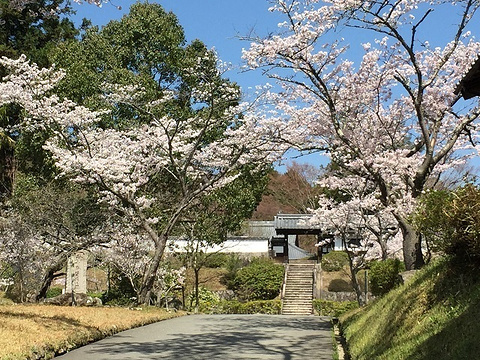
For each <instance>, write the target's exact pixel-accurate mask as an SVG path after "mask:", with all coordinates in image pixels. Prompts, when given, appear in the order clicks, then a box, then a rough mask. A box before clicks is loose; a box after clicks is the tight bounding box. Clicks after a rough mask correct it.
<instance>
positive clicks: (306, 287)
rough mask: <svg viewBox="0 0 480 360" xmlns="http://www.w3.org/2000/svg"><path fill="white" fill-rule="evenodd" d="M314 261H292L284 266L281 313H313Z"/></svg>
mask: <svg viewBox="0 0 480 360" xmlns="http://www.w3.org/2000/svg"><path fill="white" fill-rule="evenodd" d="M314 269H315V261H309V260H297V261H292V262H290V263H289V264H288V265H287V268H286V281H285V284H284V286H285V288H284V293H283V298H282V314H283V315H311V314H312V313H313V305H312V300H313V274H314Z"/></svg>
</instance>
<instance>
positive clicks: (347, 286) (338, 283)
mask: <svg viewBox="0 0 480 360" xmlns="http://www.w3.org/2000/svg"><path fill="white" fill-rule="evenodd" d="M328 291H332V292H343V291H346V292H351V291H353V287H352V283H351V282H349V281H347V280H345V279H333V280H332V281H330V284H328Z"/></svg>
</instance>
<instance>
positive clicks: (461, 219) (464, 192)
mask: <svg viewBox="0 0 480 360" xmlns="http://www.w3.org/2000/svg"><path fill="white" fill-rule="evenodd" d="M414 223H415V224H416V226H417V229H418V231H420V232H421V233H422V234H423V235H424V236H425V238H426V240H427V241H428V243H429V245H430V248H432V249H433V250H436V251H441V252H443V253H445V254H447V255H451V256H453V257H454V258H455V259H457V260H459V262H460V263H462V262H465V263H468V264H471V265H475V266H480V189H478V188H477V187H476V186H474V185H472V184H468V185H466V186H464V187H462V188H460V189H457V190H456V191H454V192H447V191H430V192H428V193H427V194H425V195H424V196H423V197H422V199H421V201H420V203H419V206H418V207H417V210H416V212H415V215H414Z"/></svg>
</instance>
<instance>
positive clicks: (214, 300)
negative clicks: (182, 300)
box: [187, 286, 220, 313]
mask: <svg viewBox="0 0 480 360" xmlns="http://www.w3.org/2000/svg"><path fill="white" fill-rule="evenodd" d="M187 301H188V304H189V308H190V310H193V309H194V307H195V293H194V292H192V293H191V294H190V295H189V296H188V299H187ZM219 301H220V298H219V297H218V295H217V294H216V293H215V292H213V291H211V290H208V289H207V288H205V287H203V286H200V287H199V288H198V311H200V312H202V313H205V312H208V311H209V309H211V308H212V307H214V306H216V305H217V304H218V302H219Z"/></svg>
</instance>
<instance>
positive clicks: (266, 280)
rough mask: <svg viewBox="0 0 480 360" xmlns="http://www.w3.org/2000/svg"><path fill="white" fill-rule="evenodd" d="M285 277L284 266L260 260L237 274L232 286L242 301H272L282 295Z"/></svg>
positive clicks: (269, 260) (254, 261) (268, 260)
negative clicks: (281, 290)
mask: <svg viewBox="0 0 480 360" xmlns="http://www.w3.org/2000/svg"><path fill="white" fill-rule="evenodd" d="M283 275H284V267H283V265H280V264H276V263H275V262H273V261H272V260H271V259H267V258H258V259H254V260H253V261H252V262H251V263H250V264H249V265H247V266H245V267H243V268H242V269H240V270H239V271H238V272H237V274H236V276H235V278H234V280H233V284H232V285H233V287H234V290H235V292H236V293H237V295H238V297H239V298H240V299H242V300H271V299H274V298H275V297H276V296H278V294H279V293H280V289H281V287H282V283H283Z"/></svg>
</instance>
